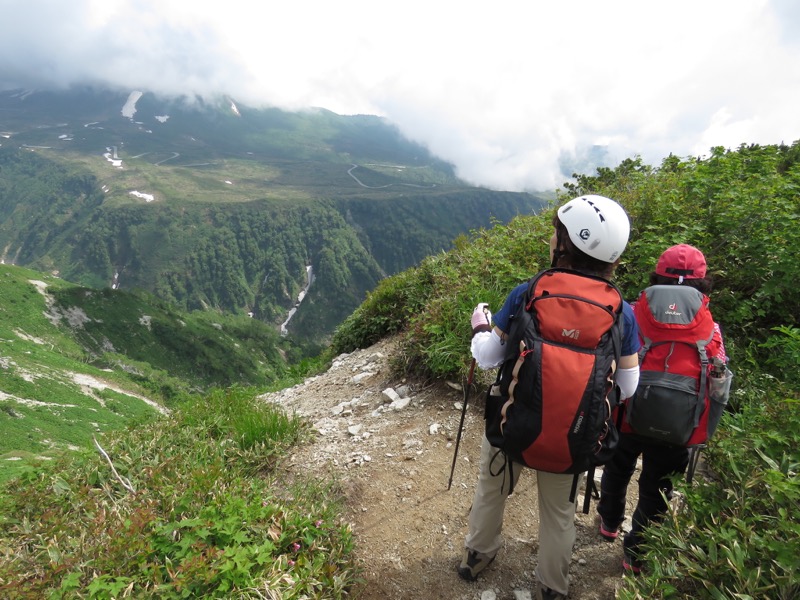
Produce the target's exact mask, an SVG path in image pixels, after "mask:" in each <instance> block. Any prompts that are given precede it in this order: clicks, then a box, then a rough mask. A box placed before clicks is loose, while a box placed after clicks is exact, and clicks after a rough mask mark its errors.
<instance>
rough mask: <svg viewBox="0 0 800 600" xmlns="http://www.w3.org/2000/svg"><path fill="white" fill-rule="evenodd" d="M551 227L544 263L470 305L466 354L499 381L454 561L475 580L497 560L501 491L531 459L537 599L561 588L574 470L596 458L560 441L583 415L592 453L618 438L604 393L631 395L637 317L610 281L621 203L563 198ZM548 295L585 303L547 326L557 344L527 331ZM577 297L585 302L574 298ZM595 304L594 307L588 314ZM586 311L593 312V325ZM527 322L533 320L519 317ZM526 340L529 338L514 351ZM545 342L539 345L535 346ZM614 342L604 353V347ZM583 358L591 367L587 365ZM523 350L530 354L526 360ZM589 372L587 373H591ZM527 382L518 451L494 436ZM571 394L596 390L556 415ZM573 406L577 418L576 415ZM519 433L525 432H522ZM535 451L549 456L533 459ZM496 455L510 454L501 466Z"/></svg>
mask: <svg viewBox="0 0 800 600" xmlns="http://www.w3.org/2000/svg"><path fill="white" fill-rule="evenodd" d="M553 226H554V232H553V234H552V236H551V238H550V242H549V243H550V258H551V268H550V269H546V270H545V271H542V272H541V273H539V274H538V275H537V276H535V277H534V278H532V279H531V281H530V282H526V283H523V284H521V285H519V286H517V287H515V288H514V289H513V290H511V292H510V294H509V295H508V297H507V298H506V300H505V302H504V304H503V306H502V308H501V309H500V310H499V311H497V313H495V314H494V316H492V315H491V313H490V312H489V308H488V305H486V304H485V303H481V304H479V305H478V306H477V307H476V308H475V310H474V312H473V314H472V319H471V326H472V330H473V338H472V344H471V350H472V355H473V357H474V359H475V361H476V362H477V364H478V366H479V367H480V368H482V369H492V368H496V367H501V368H500V371H499V376H498V381H497V382H496V383H495V385H494V386H492V388H490V393H489V394H488V395H487V409H486V411H487V412H486V424H487V428H486V435H484V438H483V442H482V446H481V461H480V476H479V479H478V483H477V487H476V490H475V495H474V499H473V503H472V508H471V511H470V515H469V531H468V533H467V536H466V540H465V551H464V555H463V559H462V561H461V563H460V565H459V566H458V568H457V571H458V574H459V575H460V576H461V577H462V578H463V579H466V580H468V581H474V580H476V579H477V577H478V575H479V574H480V573H481V572H482V571H483V570H484V569H485V568H486V567H488V566H489V564H490V563H491V562H492V561H493V560H494V558H495V556H496V555H497V553H498V551H499V549H500V547H501V545H502V543H503V538H502V535H501V530H502V524H503V514H504V510H505V503H506V499H507V498H508V496H509V495H510V493H511V491H512V490H513V486H514V484H515V482H516V480H517V479H518V477H519V474H520V471H521V470H522V467H523V466H529V467H531V468H533V469H535V470H536V483H537V488H538V505H539V522H540V524H539V553H538V564H537V566H536V571H535V572H536V582H537V586H536V594H537V598H538V599H539V600H554V599H557V598H566V597H567V592H568V571H569V564H570V560H571V557H572V548H573V545H574V543H575V535H576V534H575V521H574V519H575V510H576V500H575V487H576V485H577V481H578V477H580V474H581V473H584V472H586V470H587V469H586V464H591V465H592V467H593V465H594V464H598V463H596V462H591V461H592V460H594V459H595V458H597V457H592V456H588V457H584V456H578V454H579V452H578V450H577V448H578V447H577V446H576V447H575V448H573V447H572V446H569V447H568V448H567V445H571V444H572V443H573V441H568V440H567V439H566V438H567V437H568V436H567V434H568V433H571V432H572V433H574V431H577V430H578V429H580V428H582V427H584V428H585V426H586V425H587V423H586V422H588V421H590V420H593V421H595V422H594V423H593V424H592V425H591V426H592V427H594V428H595V429H598V430H601V431H600V433H599V434H596V436H595V438H594V439H590V440H589V441H590V442H591V453H600V452H601V447H602V452H603V453H605V455H606V456H608V455H610V451H611V450H613V446H614V445H615V442H616V429H615V428H614V424H613V421H612V419H611V415H610V412H611V408H613V405H614V404H613V402H612V400H611V399H612V398H614V397H616V398H619V396H620V395H621V396H622V397H625V396H628V395H630V394H632V393H633V391H634V390H635V389H636V385H637V381H638V377H639V368H638V357H637V351H638V349H639V339H638V333H637V328H636V321H635V319H634V316H633V312H632V309H631V307H630V305H629V304H627V303H626V302H624V300H622V297H621V295H620V294H619V290H618V289H617V288H616V287H615V286H613V284H611V282H610V281H609V280H610V278H611V277H612V276H613V273H614V270H615V268H616V266H617V264H618V263H619V260H620V256H621V255H622V252H623V250H624V249H625V246H626V245H627V243H628V236H629V232H630V222H629V220H628V216H627V214H626V213H625V211H624V209H623V208H622V207H621V206H620V205H619V204H618V203H617V202H615V201H614V200H611V199H609V198H605V197H603V196H594V195H586V196H581V197H578V198H575V199H573V200H570V201H569V202H567V203H566V204H564V205H563V206H561V207H560V208H559V209H558V210H557V212H556V215H555V216H554V218H553ZM547 277H550V279H547ZM540 282H543V283H540ZM540 285H541V287H544V288H547V289H546V290H544V291H543V292H541V291H540V289H539V287H537V286H540ZM584 285H585V286H586V287H585V288H584ZM584 289H585V290H590V289H591V292H589V291H587V292H586V293H585V294H584ZM557 290H566V293H562V292H559V293H556V291H557ZM595 291H597V293H598V294H604V296H603V298H609V299H610V300H609V301H608V302H606V301H605V300H603V301H602V302H600V301H595V302H586V301H585V299H584V298H582V297H581V295H582V294H584V295H586V297H587V298H589V299H590V300H591V297H590V295H591V294H593V293H595ZM556 297H559V298H561V299H562V300H563V301H562V300H559V301H558V304H559V306H560V308H555V307H554V308H555V310H556V311H558V310H561V311H562V313H563V312H564V307H566V310H567V312H569V310H570V307H572V306H573V305H574V306H576V307H577V306H579V305H580V306H583V307H586V308H585V311H586V312H582V311H580V314H577V313H578V312H579V311H575V312H576V314H574V315H572V314H566V315H564V314H562V315H561V316H562V317H564V322H565V323H566V321H567V320H568V319H577V326H576V327H574V326H571V325H570V326H566V325H563V326H562V321H560V320H558V322H557V323H556V324H555V325H553V326H552V327H550V329H553V330H557V331H556V333H557V334H558V335H561V336H564V337H563V338H560V339H559V340H555V342H554V343H550V340H544V341H542V340H541V338H535V339H536V340H538V341H535V342H534V340H531V339H530V336H534V337H535V336H538V335H540V333H541V332H540V331H539V330H540V329H544V328H543V327H541V324H542V323H543V322H544V320H545V319H547V318H548V317H547V315H548V314H549V313H550V312H551V310H552V309H551V307H550V306H548V305H547V304H546V303H547V299H548V298H556ZM575 297H577V298H578V300H581V301H583V302H582V304H581V303H580V302H578V301H577V300H575ZM573 301H574V302H573ZM537 302H538V304H537ZM606 304H608V306H606ZM537 307H538V308H537ZM612 308H613V310H612ZM592 311H595V312H592ZM596 313H597V314H598V315H599V317H598V318H596V319H595V317H594V316H593V315H594V314H596ZM601 313H602V314H601ZM587 315H588V316H587ZM593 321H598V324H597V326H596V327H595V325H596V324H595V323H594V322H593ZM601 321H602V323H600V322H601ZM492 322H493V324H494V326H493V327H492ZM531 322H532V323H534V324H535V327H533V326H530V325H529V324H528V323H531ZM593 327H595V328H597V329H598V333H597V335H595V336H594V337H596V338H597V339H595V341H594V342H592V341H591V338H592V335H590V334H591V331H592V329H593ZM523 329H524V332H523V333H520V332H521V330H523ZM534 330H535V331H534ZM541 335H545V334H544V333H541ZM525 336H528V337H525ZM615 336H616V337H615ZM612 340H613V342H614V343H613V344H612V343H611V341H612ZM525 342H528V343H529V345H528V346H527V348H525V349H524V350H523V347H524V344H525ZM570 344H577V345H580V344H594V345H596V346H597V347H598V348H602V352H601V351H600V350H596V349H595V348H594V345H593V346H591V347H589V346H587V347H586V350H585V351H583V350H582V351H580V352H575V351H573V350H572V349H571V348H567V346H570ZM542 346H548V349H547V350H544V351H540V350H538V348H540V347H542ZM612 346H613V350H614V352H615V354H614V355H613V356H611V354H610V352H611V351H610V350H609V349H610V348H612ZM593 352H595V353H596V354H592V353H593ZM558 353H560V354H558ZM600 354H603V356H600ZM548 356H549V357H550V358H548ZM586 357H588V359H587V360H588V361H589V363H588V367H585V365H586V364H587V363H586V360H584V358H586ZM529 359H530V360H533V361H538V362H535V363H533V364H531V365H526V361H528V360H529ZM592 361H594V362H592ZM570 369H572V371H571V370H570ZM587 372H590V373H591V375H589V376H588V379H587V376H586V373H587ZM597 373H600V374H599V375H598V374H597ZM576 385H577V387H576ZM529 387H530V388H534V387H535V388H537V391H536V392H533V391H531V392H530V394H534V395H535V394H538V396H537V399H538V404H537V405H536V406H537V407H538V408H536V409H534V412H535V413H536V414H535V417H536V418H538V422H531V423H530V424H528V423H525V424H524V425H523V427H525V428H528V429H531V430H532V431H533V430H535V431H533V433H530V435H529V436H528V437H529V438H530V439H529V440H528V441H530V444H529V446H528V448H527V449H521V452H516V451H515V450H514V449H513V448H512V444H511V442H510V438H509V442H508V445H506V443H505V441H504V440H502V439H501V438H502V436H503V434H504V433H508V432H509V431H510V429H511V425H512V421H513V417H514V415H521V414H523V412H522V411H523V410H527V408H526V405H525V404H524V402H526V401H527V400H526V395H529V392H528V390H527V389H523V388H529ZM576 392H577V393H576ZM495 394H496V396H495ZM570 396H577V398H576V399H575V402H576V403H580V402H585V401H586V398H593V400H592V402H594V404H592V406H591V410H584V409H583V408H580V407H579V408H578V409H574V410H576V412H575V413H574V414H572V413H570V414H567V415H566V417H562V416H560V415H559V414H557V413H558V412H559V411H561V412H563V411H564V410H567V411H571V410H573V408H571V406H572V405H570V404H569V402H571V401H572V399H571V398H568V397H570ZM531 406H533V404H532V405H531ZM576 406H578V404H576ZM597 406H600V407H601V408H602V409H603V414H602V415H597V416H596V417H593V418H592V419H590V416H591V415H590V414H589V413H590V412H591V413H592V415H593V414H594V413H597V412H599V411H598V410H596V407H597ZM562 407H568V408H567V409H563V408H562ZM575 414H580V417H579V418H576V417H575ZM584 416H586V418H585V419H584ZM517 418H518V417H517ZM565 419H566V420H569V422H567V423H566V425H564V426H563V427H565V428H566V430H565V433H564V434H563V436H562V434H561V429H560V428H562V424H561V423H560V422H558V423H557V421H559V420H565ZM495 425H497V427H495ZM528 433H529V432H523V437H524V436H527V435H528ZM572 437H576V436H572ZM490 438H491V439H490ZM556 438H558V442H557V443H553V445H556V446H557V445H558V444H561V445H562V446H564V447H562V448H556V449H554V450H553V451H552V452H551V448H550V446H549V445H548V444H550V443H551V442H550V441H548V440H554V439H556ZM528 441H526V442H525V443H526V444H528ZM493 443H494V444H495V445H493ZM498 445H499V446H498ZM501 453H502V457H499V455H500V454H501ZM540 458H542V459H543V460H549V462H546V463H542V464H544V466H537V465H539V464H540V463H538V462H537V460H538V459H540ZM499 459H502V460H506V459H507V460H508V461H509V462H508V463H507V464H506V465H505V466H504V467H503V468H502V469H500V468H498V464H497V461H498V460H499ZM579 459H580V460H579ZM573 460H574V462H571V461H573ZM597 460H599V459H597ZM603 460H607V459H603ZM587 461H588V462H587ZM587 510H588V508H587Z"/></svg>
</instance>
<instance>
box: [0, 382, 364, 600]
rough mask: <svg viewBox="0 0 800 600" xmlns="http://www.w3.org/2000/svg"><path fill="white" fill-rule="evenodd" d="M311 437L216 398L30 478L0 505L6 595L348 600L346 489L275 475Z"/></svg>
mask: <svg viewBox="0 0 800 600" xmlns="http://www.w3.org/2000/svg"><path fill="white" fill-rule="evenodd" d="M305 431H306V429H305V427H304V425H303V424H302V423H301V422H300V421H298V420H296V419H294V418H290V417H287V416H286V415H284V414H283V413H282V412H281V411H280V409H278V408H277V407H275V406H273V405H269V404H266V403H264V402H259V401H257V400H256V399H255V398H254V394H253V393H252V392H249V391H247V390H244V389H233V390H229V391H226V392H223V391H215V392H213V393H211V394H210V395H209V396H208V397H205V398H198V399H196V400H195V401H193V402H191V403H190V404H187V405H185V406H183V407H182V409H181V410H180V411H178V412H177V413H176V414H175V415H173V416H172V417H170V418H165V419H162V420H160V421H158V422H157V423H153V424H150V425H147V426H140V427H137V428H135V429H132V430H130V431H128V432H126V433H125V434H124V435H120V436H115V437H112V438H109V439H105V440H103V441H102V445H100V441H98V449H100V448H103V452H104V453H105V454H102V453H100V454H99V453H97V452H88V451H87V452H82V453H78V454H77V455H70V456H69V457H67V456H65V457H62V458H61V459H59V460H58V461H57V462H56V463H55V464H53V465H46V466H42V468H41V469H40V470H38V471H37V472H35V473H34V472H30V473H28V474H27V475H26V476H25V477H24V479H23V480H22V481H21V482H19V483H18V484H16V485H14V486H13V487H8V488H7V489H6V490H5V492H4V494H3V496H2V499H1V500H0V502H1V505H0V510H1V511H2V512H1V514H2V515H3V517H2V521H0V536H1V537H0V540H1V543H0V596H2V597H4V598H22V597H26V598H27V597H36V598H44V597H52V598H75V597H81V598H112V597H122V596H130V597H158V598H186V597H204V598H205V597H208V598H230V597H238V598H263V597H264V595H265V594H266V593H267V592H268V591H269V592H270V593H277V594H279V596H280V597H281V598H308V597H322V596H324V597H330V598H340V597H344V596H345V595H346V594H347V590H348V588H349V587H350V586H351V585H352V583H353V582H354V581H355V573H356V571H355V569H354V567H353V565H352V563H351V559H350V553H351V551H352V546H353V542H352V535H351V532H350V530H349V527H348V526H347V525H346V524H340V523H339V518H338V514H339V510H340V509H341V505H340V500H339V498H340V497H341V496H340V495H339V493H338V491H337V489H336V488H335V485H334V484H331V483H322V482H319V481H315V480H310V479H309V480H304V481H298V482H297V483H294V484H286V483H285V482H281V481H279V480H278V479H277V478H276V475H275V473H274V470H273V467H274V465H275V464H276V461H277V460H278V457H279V456H280V455H281V454H283V453H285V452H286V451H287V449H288V448H289V447H290V446H291V445H292V444H294V443H296V442H297V441H298V440H300V439H302V437H303V435H304V434H305ZM106 456H107V457H108V458H107V459H106V458H105V457H106Z"/></svg>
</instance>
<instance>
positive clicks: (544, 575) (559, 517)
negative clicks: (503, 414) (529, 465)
mask: <svg viewBox="0 0 800 600" xmlns="http://www.w3.org/2000/svg"><path fill="white" fill-rule="evenodd" d="M496 454H497V448H494V447H492V445H491V444H489V442H488V440H487V439H486V436H484V438H483V443H482V445H481V467H480V476H479V478H478V486H477V488H476V489H475V497H474V499H473V501H472V509H471V510H470V513H469V533H468V534H467V538H466V540H465V545H466V547H467V548H469V549H470V550H476V551H478V552H480V553H481V554H488V555H489V556H494V555H495V554H496V553H497V551H498V550H499V549H500V546H502V544H503V536H502V534H501V531H502V528H503V513H504V511H505V505H506V499H507V498H508V489H509V477H510V474H511V470H510V469H507V470H506V471H505V474H504V473H502V472H501V473H500V474H497V473H498V471H499V470H500V468H501V467H502V464H503V460H504V459H503V455H502V454H500V455H497V456H496V457H495V455H496ZM493 458H494V463H492V459H493ZM510 464H511V465H512V468H513V473H514V481H515V482H516V481H517V480H518V478H519V473H520V471H521V470H522V469H523V468H524V467H522V466H521V465H519V464H516V463H510ZM492 473H495V474H496V475H492ZM572 479H573V476H572V475H557V474H554V473H546V472H544V471H536V484H537V488H538V491H539V556H538V563H539V564H538V565H537V567H536V579H537V581H539V582H540V583H541V584H542V585H544V586H546V587H548V588H550V589H552V590H553V591H555V592H558V593H559V594H563V595H565V596H566V594H567V588H568V587H569V580H568V574H569V563H570V560H571V559H572V547H573V545H574V544H575V505H576V503H575V502H570V501H569V494H570V490H571V488H572Z"/></svg>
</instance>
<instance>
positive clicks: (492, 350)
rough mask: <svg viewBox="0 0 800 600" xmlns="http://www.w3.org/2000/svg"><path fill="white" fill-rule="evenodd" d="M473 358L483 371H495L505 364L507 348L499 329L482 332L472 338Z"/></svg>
mask: <svg viewBox="0 0 800 600" xmlns="http://www.w3.org/2000/svg"><path fill="white" fill-rule="evenodd" d="M471 349H472V357H473V358H474V359H475V362H476V363H477V364H478V366H479V367H480V368H481V369H484V370H486V369H494V368H495V367H499V366H500V365H501V364H502V363H503V358H505V354H506V348H505V346H504V345H503V341H502V340H501V339H500V336H499V335H498V334H497V329H493V330H492V331H480V332H478V333H476V334H475V335H474V336H473V337H472V346H471Z"/></svg>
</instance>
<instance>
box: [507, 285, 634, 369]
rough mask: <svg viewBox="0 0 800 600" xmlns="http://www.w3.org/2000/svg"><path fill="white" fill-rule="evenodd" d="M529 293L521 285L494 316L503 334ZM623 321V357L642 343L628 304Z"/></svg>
mask: <svg viewBox="0 0 800 600" xmlns="http://www.w3.org/2000/svg"><path fill="white" fill-rule="evenodd" d="M527 291H528V282H527V281H526V282H525V283H521V284H519V285H518V286H517V287H515V288H514V289H513V290H511V293H510V294H509V295H508V296H507V297H506V301H505V302H504V303H503V306H502V307H501V308H500V310H498V311H497V312H496V313H494V314H493V315H492V321H494V324H495V326H496V327H497V328H498V329H500V331H502V332H503V333H508V330H509V321H510V320H511V317H512V316H514V315H515V314H517V312H519V310H520V308H521V307H522V302H523V301H524V299H525V292H527ZM622 319H623V322H624V331H623V339H622V348H621V351H622V356H629V355H631V354H636V353H637V352H639V348H640V347H641V342H640V341H639V326H638V325H637V324H636V317H634V315H633V309H632V308H631V305H630V304H628V303H627V302H624V301H623V303H622Z"/></svg>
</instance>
